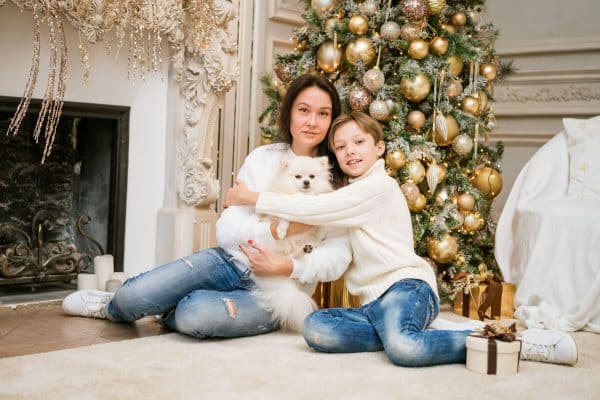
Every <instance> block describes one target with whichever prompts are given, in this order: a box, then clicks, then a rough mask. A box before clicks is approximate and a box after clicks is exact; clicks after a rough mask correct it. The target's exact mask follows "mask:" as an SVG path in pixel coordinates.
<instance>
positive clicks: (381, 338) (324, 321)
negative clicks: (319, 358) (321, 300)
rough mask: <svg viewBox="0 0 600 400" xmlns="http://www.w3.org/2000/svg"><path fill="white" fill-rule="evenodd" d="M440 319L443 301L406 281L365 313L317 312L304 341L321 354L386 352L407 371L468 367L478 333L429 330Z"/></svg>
mask: <svg viewBox="0 0 600 400" xmlns="http://www.w3.org/2000/svg"><path fill="white" fill-rule="evenodd" d="M438 313H439V300H438V298H437V296H436V295H435V294H434V293H433V290H432V289H431V287H430V286H429V285H428V284H427V283H425V282H424V281H421V280H418V279H403V280H400V281H398V282H396V283H395V284H394V285H392V287H390V288H389V289H388V290H387V291H386V292H385V293H384V294H383V295H381V296H380V297H379V298H378V299H376V300H374V301H372V302H371V303H369V304H366V305H364V306H362V307H359V308H349V309H348V308H332V309H323V310H318V311H315V312H314V313H312V314H310V315H309V316H308V317H307V319H306V320H305V321H304V326H303V328H302V335H303V336H304V339H305V340H306V342H307V343H308V345H309V346H310V347H312V348H314V349H316V350H319V351H323V352H329V353H353V352H362V351H380V350H384V351H385V353H386V354H387V356H388V357H389V358H390V360H391V361H392V362H393V363H394V364H396V365H401V366H406V367H422V366H429V365H437V364H447V363H458V362H464V361H465V358H466V347H465V346H466V340H467V339H466V338H467V335H468V334H469V333H471V332H472V331H443V330H426V329H425V328H426V327H427V326H428V325H429V324H430V323H431V321H433V320H434V319H435V317H436V316H437V314H438Z"/></svg>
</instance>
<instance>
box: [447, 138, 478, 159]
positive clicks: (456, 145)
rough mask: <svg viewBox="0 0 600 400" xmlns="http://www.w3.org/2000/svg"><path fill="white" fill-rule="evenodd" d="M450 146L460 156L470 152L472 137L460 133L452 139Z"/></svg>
mask: <svg viewBox="0 0 600 400" xmlns="http://www.w3.org/2000/svg"><path fill="white" fill-rule="evenodd" d="M452 148H453V149H454V151H455V152H457V153H458V154H460V155H461V156H464V155H467V154H470V153H471V150H473V139H471V136H469V135H467V134H464V133H461V134H460V135H458V136H457V137H455V138H454V140H453V141H452Z"/></svg>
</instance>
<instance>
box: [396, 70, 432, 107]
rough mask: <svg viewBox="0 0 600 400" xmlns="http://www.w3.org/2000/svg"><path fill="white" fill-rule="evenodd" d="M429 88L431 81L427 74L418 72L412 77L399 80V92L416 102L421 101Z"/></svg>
mask: <svg viewBox="0 0 600 400" xmlns="http://www.w3.org/2000/svg"><path fill="white" fill-rule="evenodd" d="M430 90H431V82H430V81H429V78H428V77H427V75H425V74H422V73H418V74H416V75H413V76H412V77H406V76H405V77H404V78H402V80H401V81H400V93H402V96H404V98H405V99H407V100H409V101H412V102H415V103H418V102H420V101H423V100H424V99H425V98H426V97H427V95H428V94H429V91H430Z"/></svg>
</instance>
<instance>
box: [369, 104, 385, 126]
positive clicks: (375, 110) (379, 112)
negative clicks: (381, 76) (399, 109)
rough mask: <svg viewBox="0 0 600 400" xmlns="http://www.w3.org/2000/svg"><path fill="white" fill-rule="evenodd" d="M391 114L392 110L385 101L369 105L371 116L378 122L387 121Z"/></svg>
mask: <svg viewBox="0 0 600 400" xmlns="http://www.w3.org/2000/svg"><path fill="white" fill-rule="evenodd" d="M389 114H390V110H389V108H388V105H387V103H386V102H385V101H384V100H375V101H374V102H372V103H371V104H370V105H369V115H371V117H373V118H375V119H376V120H378V121H385V120H386V119H387V118H388V116H389Z"/></svg>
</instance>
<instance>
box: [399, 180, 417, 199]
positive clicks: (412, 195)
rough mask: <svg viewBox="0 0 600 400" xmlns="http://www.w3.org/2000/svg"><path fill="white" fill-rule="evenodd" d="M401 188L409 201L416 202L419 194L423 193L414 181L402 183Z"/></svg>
mask: <svg viewBox="0 0 600 400" xmlns="http://www.w3.org/2000/svg"><path fill="white" fill-rule="evenodd" d="M400 190H402V193H403V194H404V197H405V198H406V201H407V202H408V203H414V202H415V201H416V200H417V198H418V197H419V195H421V191H420V190H419V187H418V186H417V185H416V184H414V183H413V182H404V183H403V184H402V185H400Z"/></svg>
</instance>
